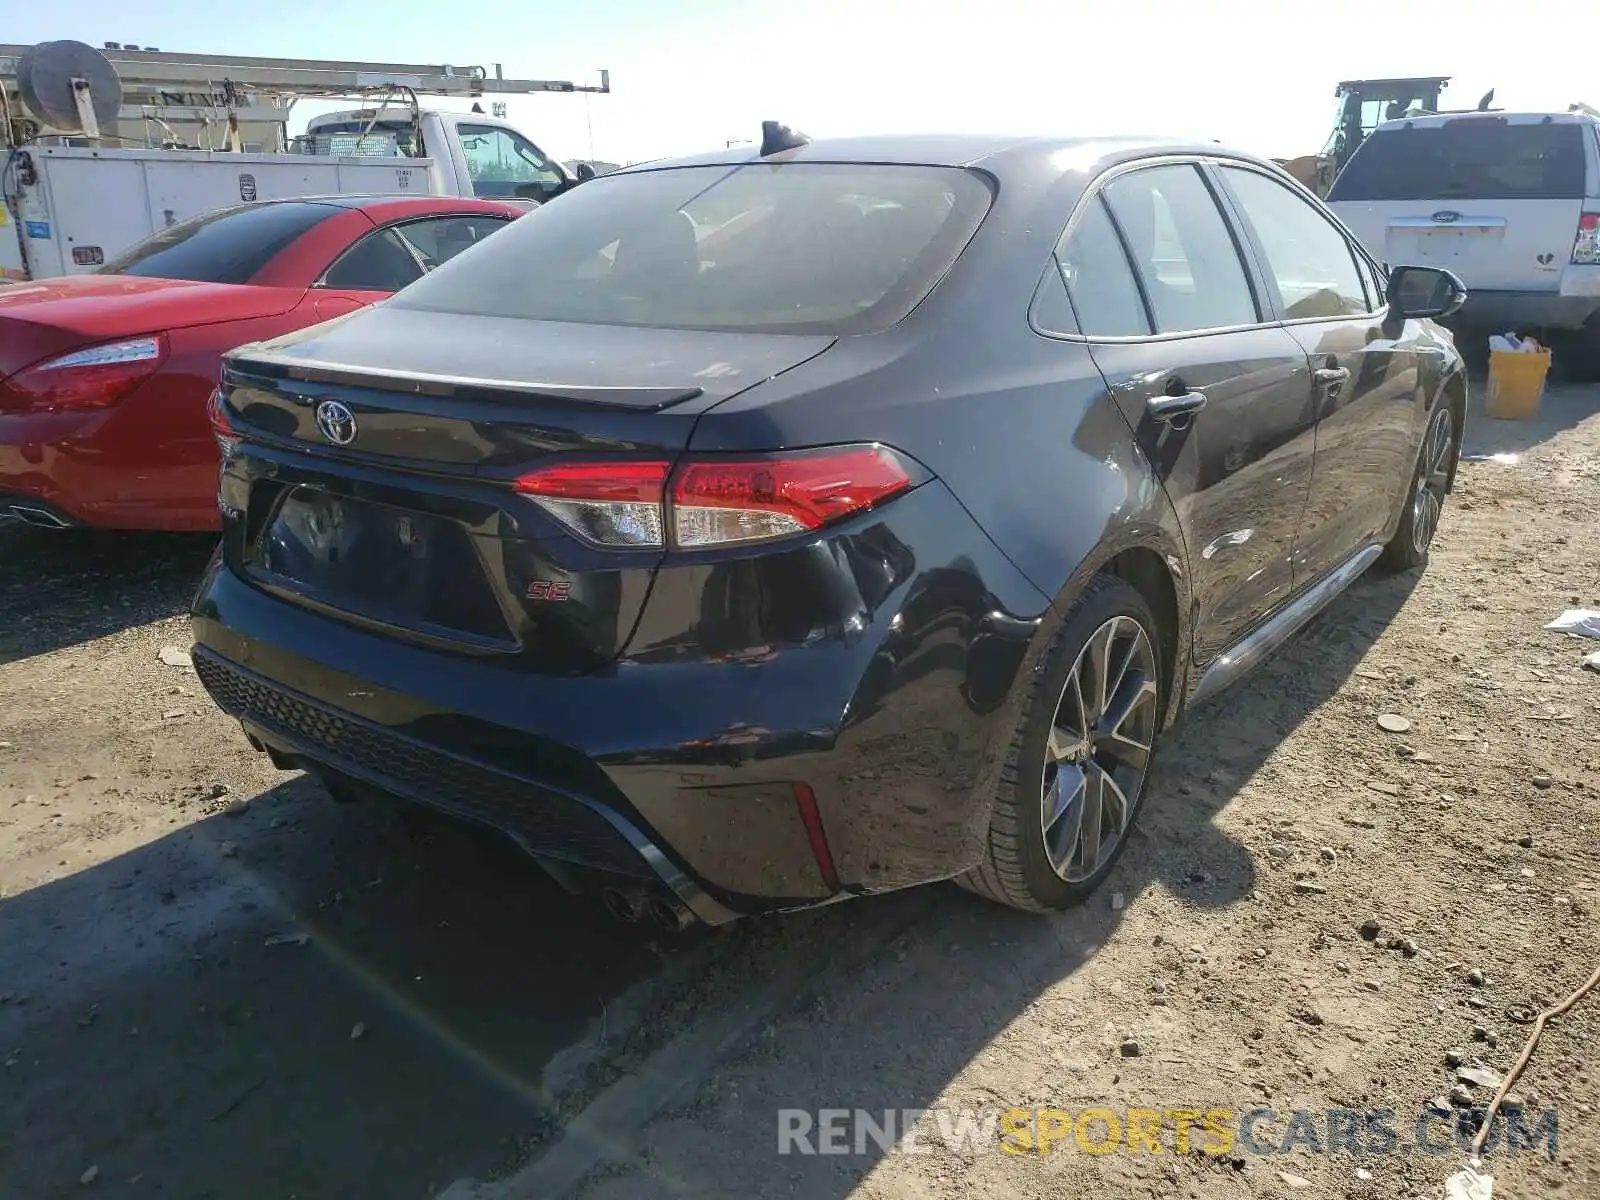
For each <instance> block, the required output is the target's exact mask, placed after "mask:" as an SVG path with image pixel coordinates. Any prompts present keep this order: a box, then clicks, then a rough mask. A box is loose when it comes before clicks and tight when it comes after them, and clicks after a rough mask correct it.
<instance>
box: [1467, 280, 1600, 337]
mask: <svg viewBox="0 0 1600 1200" xmlns="http://www.w3.org/2000/svg"><path fill="white" fill-rule="evenodd" d="M1597 311H1600V296H1569V295H1562V294H1561V293H1559V292H1511V291H1483V290H1479V289H1475V288H1474V289H1471V290H1469V293H1468V296H1467V303H1466V306H1465V307H1464V308H1463V309H1462V310H1461V319H1462V321H1463V322H1465V323H1467V324H1471V325H1473V326H1478V327H1483V328H1491V329H1495V330H1497V331H1504V330H1508V329H1509V330H1516V329H1518V328H1527V327H1531V326H1537V327H1540V328H1544V329H1581V328H1583V325H1584V322H1586V321H1587V320H1588V319H1589V318H1590V317H1591V316H1593V315H1594V314H1595V313H1596V312H1597Z"/></svg>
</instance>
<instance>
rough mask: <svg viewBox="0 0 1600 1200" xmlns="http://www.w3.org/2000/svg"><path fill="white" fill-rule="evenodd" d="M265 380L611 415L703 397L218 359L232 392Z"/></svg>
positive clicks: (664, 390) (257, 358)
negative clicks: (498, 399)
mask: <svg viewBox="0 0 1600 1200" xmlns="http://www.w3.org/2000/svg"><path fill="white" fill-rule="evenodd" d="M261 378H267V379H272V380H281V381H283V382H286V383H289V384H296V383H306V384H325V385H330V386H335V387H339V386H343V387H357V388H367V389H376V390H381V391H387V392H400V393H404V394H406V395H413V396H455V395H458V394H460V393H462V392H476V393H485V392H487V393H506V394H512V395H516V396H519V397H524V398H534V397H537V398H539V399H549V400H561V401H567V402H569V403H573V404H582V405H589V406H594V407H600V408H611V409H618V408H621V409H633V410H635V411H639V410H644V411H649V412H659V411H661V410H662V409H665V408H670V407H671V406H672V405H674V404H682V403H684V402H686V401H689V400H694V399H697V398H698V397H700V396H702V395H704V394H705V389H703V388H700V387H683V386H677V387H673V386H661V387H651V386H648V385H638V386H623V387H594V386H588V385H583V384H564V383H552V382H548V381H542V380H535V379H526V380H523V379H503V378H500V379H496V378H480V377H477V376H471V375H455V374H443V373H435V372H427V371H408V370H405V369H402V368H398V367H381V368H376V367H375V368H370V369H368V368H363V367H352V366H350V365H348V364H346V363H337V362H330V361H326V360H323V359H314V358H304V357H301V356H299V355H285V354H275V353H273V352H271V351H266V350H250V351H247V352H241V351H236V352H235V353H234V354H230V355H228V356H227V357H225V358H224V359H223V364H222V382H223V385H224V386H227V387H232V386H234V385H236V384H238V383H241V382H244V381H246V380H251V379H261Z"/></svg>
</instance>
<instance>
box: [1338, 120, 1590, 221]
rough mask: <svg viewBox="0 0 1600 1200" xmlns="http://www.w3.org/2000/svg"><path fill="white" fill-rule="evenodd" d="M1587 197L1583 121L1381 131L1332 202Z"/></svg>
mask: <svg viewBox="0 0 1600 1200" xmlns="http://www.w3.org/2000/svg"><path fill="white" fill-rule="evenodd" d="M1583 194H1584V156H1583V130H1582V128H1581V127H1580V126H1579V125H1578V123H1577V122H1576V121H1552V122H1550V123H1548V124H1546V123H1544V122H1542V121H1541V122H1538V123H1534V122H1510V121H1507V120H1505V119H1504V118H1502V117H1492V116H1487V117H1480V116H1470V117H1458V118H1456V119H1455V120H1453V121H1446V122H1444V123H1443V124H1440V125H1411V126H1406V125H1398V126H1394V127H1390V128H1385V129H1379V130H1378V131H1377V132H1376V133H1374V134H1373V135H1372V136H1371V137H1369V138H1367V140H1366V141H1364V142H1363V143H1361V149H1359V150H1357V151H1356V153H1355V157H1353V158H1352V159H1351V160H1350V162H1349V164H1348V165H1347V166H1346V167H1345V169H1344V170H1343V171H1342V172H1340V174H1339V178H1338V179H1336V180H1335V181H1334V184H1333V189H1332V191H1330V192H1329V193H1328V200H1329V201H1330V202H1332V201H1338V200H1356V201H1384V200H1548V199H1560V200H1570V199H1576V198H1579V197H1582V196H1583Z"/></svg>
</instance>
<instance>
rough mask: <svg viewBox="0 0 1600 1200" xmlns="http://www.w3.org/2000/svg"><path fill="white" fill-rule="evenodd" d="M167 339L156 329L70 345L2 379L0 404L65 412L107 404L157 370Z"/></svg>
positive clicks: (8, 407)
mask: <svg viewBox="0 0 1600 1200" xmlns="http://www.w3.org/2000/svg"><path fill="white" fill-rule="evenodd" d="M166 357H167V339H166V338H165V337H164V336H163V335H161V334H156V335H154V336H152V337H142V338H134V339H132V340H130V341H126V342H108V343H107V344H106V345H103V346H90V347H89V348H88V349H87V350H74V351H73V352H72V353H71V354H63V355H60V356H59V357H57V358H50V359H46V360H45V361H44V362H42V363H35V364H34V365H33V366H31V367H28V368H26V369H24V370H21V371H18V372H17V373H16V374H15V375H13V376H11V378H10V379H7V380H6V381H5V383H4V384H0V409H3V410H5V411H8V412H63V411H76V410H80V409H91V408H109V407H110V406H111V405H113V404H116V403H117V402H118V401H119V400H121V399H122V398H123V397H124V396H126V395H127V394H128V393H129V392H131V391H133V389H134V388H136V387H138V386H139V385H140V384H141V383H143V382H144V381H145V380H146V379H148V378H149V377H150V376H152V375H154V374H155V373H156V371H157V370H159V369H160V367H161V364H162V363H163V362H164V361H165V360H166Z"/></svg>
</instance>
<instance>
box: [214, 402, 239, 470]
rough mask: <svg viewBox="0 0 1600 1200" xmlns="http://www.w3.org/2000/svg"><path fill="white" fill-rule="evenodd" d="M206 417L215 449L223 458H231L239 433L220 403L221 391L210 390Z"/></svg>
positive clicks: (237, 444)
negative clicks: (215, 443) (215, 440)
mask: <svg viewBox="0 0 1600 1200" xmlns="http://www.w3.org/2000/svg"><path fill="white" fill-rule="evenodd" d="M206 417H207V419H209V420H210V422H211V436H212V437H214V438H216V439H217V449H218V450H220V451H221V452H222V457H223V458H232V457H233V453H234V451H235V450H237V449H238V448H239V431H238V430H237V429H235V428H234V427H233V422H232V421H230V420H229V419H228V410H227V408H226V407H225V406H224V405H223V403H222V389H221V388H212V389H211V395H210V397H209V398H208V399H207V400H206Z"/></svg>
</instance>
